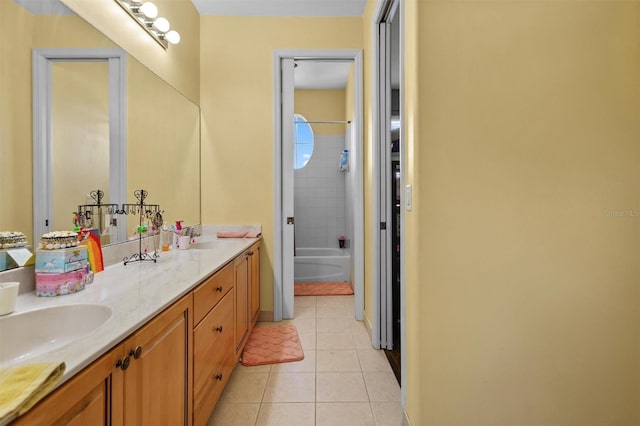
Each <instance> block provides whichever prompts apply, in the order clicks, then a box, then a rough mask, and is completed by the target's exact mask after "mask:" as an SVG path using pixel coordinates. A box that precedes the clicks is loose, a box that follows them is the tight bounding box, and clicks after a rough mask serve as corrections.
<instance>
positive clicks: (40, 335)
mask: <svg viewBox="0 0 640 426" xmlns="http://www.w3.org/2000/svg"><path fill="white" fill-rule="evenodd" d="M111 314H112V312H111V308H109V307H108V306H104V305H94V304H77V305H60V306H52V307H49V308H43V309H37V310H33V311H27V312H24V313H19V314H14V315H10V316H7V317H0V365H4V364H8V363H13V362H15V361H21V360H23V359H26V358H30V357H33V356H37V355H41V354H44V353H47V352H50V351H52V350H55V349H58V348H60V347H62V346H64V345H66V344H68V343H70V342H72V341H74V340H76V339H78V338H81V337H83V336H86V335H87V334H89V333H91V332H92V331H93V330H95V329H96V328H97V327H99V326H100V325H102V324H104V323H105V322H107V321H108V320H109V318H111Z"/></svg>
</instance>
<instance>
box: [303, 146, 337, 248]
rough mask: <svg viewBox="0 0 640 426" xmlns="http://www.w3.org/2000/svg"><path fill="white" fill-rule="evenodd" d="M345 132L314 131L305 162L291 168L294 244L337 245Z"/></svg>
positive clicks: (305, 245)
mask: <svg viewBox="0 0 640 426" xmlns="http://www.w3.org/2000/svg"><path fill="white" fill-rule="evenodd" d="M344 148H345V137H344V135H317V136H316V137H315V144H314V149H313V155H312V156H311V159H310V160H309V163H307V165H306V166H305V167H304V168H302V169H299V170H296V171H295V172H294V191H295V192H294V210H295V217H296V225H295V233H296V246H297V247H338V236H340V235H343V234H345V232H346V220H345V197H346V195H347V190H346V187H345V182H346V174H345V173H343V172H340V171H339V169H338V164H339V161H340V154H341V153H342V150H343V149H344Z"/></svg>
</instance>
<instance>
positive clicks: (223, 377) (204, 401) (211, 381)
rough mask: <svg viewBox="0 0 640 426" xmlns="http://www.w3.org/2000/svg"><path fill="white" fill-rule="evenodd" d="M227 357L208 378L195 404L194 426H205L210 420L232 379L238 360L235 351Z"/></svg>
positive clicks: (231, 351) (229, 352)
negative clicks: (230, 378)
mask: <svg viewBox="0 0 640 426" xmlns="http://www.w3.org/2000/svg"><path fill="white" fill-rule="evenodd" d="M226 352H228V353H227V357H226V358H224V359H223V360H222V361H221V362H219V363H217V364H216V366H215V370H214V373H212V374H209V376H208V377H206V382H205V386H204V388H203V390H202V392H201V393H200V395H199V396H198V397H196V398H195V401H194V404H193V424H194V426H200V425H202V426H204V425H206V424H207V421H208V420H209V416H210V415H211V413H212V412H213V409H214V408H215V406H216V403H217V402H218V399H219V398H220V395H222V391H223V390H224V387H225V385H226V384H227V382H228V381H229V377H231V373H232V372H233V368H234V367H235V365H236V358H235V356H234V354H233V350H232V349H231V350H229V351H226Z"/></svg>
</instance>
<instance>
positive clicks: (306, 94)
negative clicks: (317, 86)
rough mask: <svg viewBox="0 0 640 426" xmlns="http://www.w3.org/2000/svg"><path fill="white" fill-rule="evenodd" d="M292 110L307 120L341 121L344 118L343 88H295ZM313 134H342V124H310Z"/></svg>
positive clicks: (343, 130)
mask: <svg viewBox="0 0 640 426" xmlns="http://www.w3.org/2000/svg"><path fill="white" fill-rule="evenodd" d="M293 104H294V111H295V113H296V114H300V115H302V116H303V117H304V118H305V119H307V121H343V120H346V118H345V91H344V89H325V90H309V89H296V90H295V92H294V100H293ZM311 128H312V129H313V133H314V134H315V135H344V132H345V125H344V124H311Z"/></svg>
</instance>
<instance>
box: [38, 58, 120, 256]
mask: <svg viewBox="0 0 640 426" xmlns="http://www.w3.org/2000/svg"><path fill="white" fill-rule="evenodd" d="M32 59H33V65H32V67H33V246H34V248H36V247H37V246H38V240H39V238H40V236H41V235H42V234H44V233H46V232H49V231H51V230H53V229H51V227H52V226H53V225H54V224H51V225H50V224H49V221H50V219H49V218H51V217H53V200H52V194H53V192H52V191H53V188H52V181H53V179H52V176H53V167H52V163H53V161H52V136H53V134H52V131H53V129H52V107H51V104H52V95H51V93H52V91H51V85H52V84H51V76H52V66H51V65H52V62H55V61H68V62H72V61H76V62H83V61H107V62H108V68H109V186H110V188H109V193H110V200H109V202H110V203H115V204H122V203H125V202H126V191H127V111H126V102H127V97H126V94H127V54H126V52H125V51H124V50H122V49H33V52H32ZM95 189H98V188H95ZM69 213H71V211H69ZM58 226H60V224H58ZM117 238H118V241H125V239H126V226H118V231H117Z"/></svg>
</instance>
